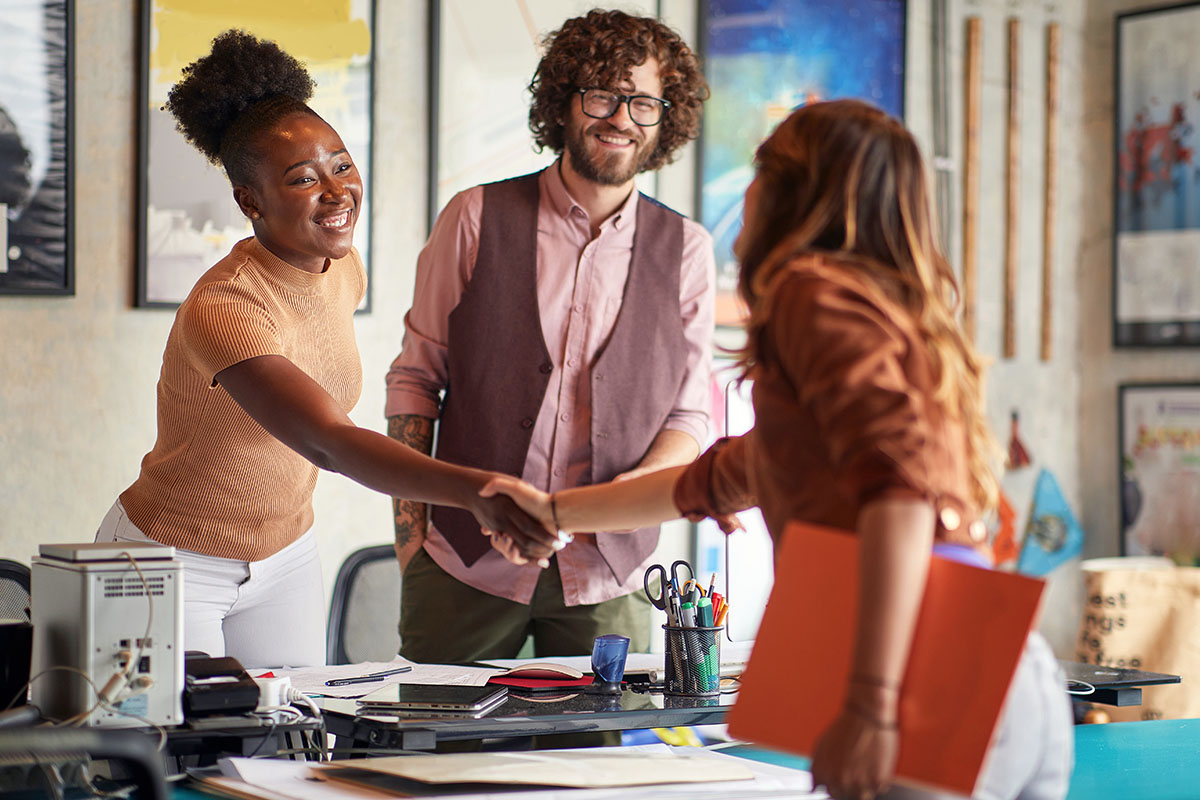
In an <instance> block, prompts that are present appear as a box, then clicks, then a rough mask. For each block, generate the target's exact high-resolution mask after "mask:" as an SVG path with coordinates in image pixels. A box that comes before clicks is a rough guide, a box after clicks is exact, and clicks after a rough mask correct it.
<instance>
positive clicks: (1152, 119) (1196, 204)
mask: <svg viewBox="0 0 1200 800" xmlns="http://www.w3.org/2000/svg"><path fill="white" fill-rule="evenodd" d="M1115 38H1116V53H1117V64H1116V81H1115V90H1116V120H1115V124H1114V126H1113V129H1114V134H1115V141H1114V143H1113V146H1114V149H1115V154H1114V169H1115V173H1116V174H1115V176H1114V185H1115V186H1116V191H1115V192H1114V208H1113V218H1114V220H1115V222H1116V224H1115V226H1114V236H1113V275H1112V282H1113V283H1112V286H1113V292H1112V295H1113V299H1112V314H1113V345H1114V346H1116V347H1155V346H1158V347H1164V346H1165V347H1170V346H1184V345H1187V346H1194V345H1197V344H1200V170H1197V169H1196V155H1195V153H1196V135H1195V130H1194V128H1193V123H1192V120H1193V119H1196V118H1197V116H1198V115H1200V64H1197V63H1196V59H1195V53H1196V50H1197V48H1200V4H1197V3H1187V4H1183V5H1175V6H1170V7H1165V8H1156V9H1153V10H1149V11H1139V12H1134V13H1130V14H1120V15H1118V16H1117V18H1116V37H1115Z"/></svg>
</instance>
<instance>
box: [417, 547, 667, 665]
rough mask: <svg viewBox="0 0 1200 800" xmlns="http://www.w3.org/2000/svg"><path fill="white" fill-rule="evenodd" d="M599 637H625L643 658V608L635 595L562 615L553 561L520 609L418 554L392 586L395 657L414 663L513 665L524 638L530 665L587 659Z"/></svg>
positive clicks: (646, 642)
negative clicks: (529, 645) (396, 615)
mask: <svg viewBox="0 0 1200 800" xmlns="http://www.w3.org/2000/svg"><path fill="white" fill-rule="evenodd" d="M603 633H619V634H622V635H624V636H628V637H629V652H631V653H645V652H648V651H649V649H650V601H649V600H647V599H646V596H645V594H644V593H642V592H640V591H639V592H633V593H632V594H627V595H625V596H624V597H617V598H614V599H612V600H608V601H605V602H603V603H596V604H595V605H590V606H570V607H568V606H566V605H564V604H563V589H562V579H561V578H560V577H559V574H558V560H557V559H554V558H552V559H550V568H549V569H544V570H542V574H541V576H539V578H538V583H537V588H535V589H534V591H533V599H532V600H531V601H530V603H529V604H528V605H526V604H524V603H514V602H513V601H511V600H505V599H504V598H502V597H496V596H495V595H491V594H488V593H487V592H481V591H479V590H478V589H473V588H472V587H470V586H467V585H466V584H465V583H462V582H460V581H458V580H456V579H454V578H452V577H450V576H449V575H448V574H446V572H445V571H444V570H443V569H442V568H441V567H439V566H438V565H437V562H435V561H434V560H433V559H432V558H430V557H429V554H428V553H426V552H425V551H424V550H418V551H417V553H416V555H414V556H413V558H412V561H410V562H408V567H407V568H406V569H405V570H404V578H403V580H402V581H401V583H400V655H402V656H404V657H405V658H407V659H411V660H412V661H417V662H420V663H426V664H457V663H462V662H465V661H487V660H489V659H494V658H516V657H517V654H518V653H519V652H520V651H521V647H522V646H523V645H524V644H525V639H526V638H527V637H529V636H531V635H532V636H533V653H534V656H535V657H536V658H550V657H553V656H582V655H590V654H591V652H592V641H593V640H594V639H595V638H596V637H597V636H599V635H601V634H603Z"/></svg>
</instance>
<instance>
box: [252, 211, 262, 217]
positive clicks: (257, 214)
mask: <svg viewBox="0 0 1200 800" xmlns="http://www.w3.org/2000/svg"><path fill="white" fill-rule="evenodd" d="M261 216H262V214H259V213H258V212H257V211H251V212H250V219H258V218H259V217H261Z"/></svg>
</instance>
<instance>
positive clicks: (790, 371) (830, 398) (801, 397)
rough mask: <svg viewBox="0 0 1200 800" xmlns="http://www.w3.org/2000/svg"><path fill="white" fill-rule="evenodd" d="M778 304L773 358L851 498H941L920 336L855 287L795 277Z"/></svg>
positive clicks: (776, 296) (778, 292)
mask: <svg viewBox="0 0 1200 800" xmlns="http://www.w3.org/2000/svg"><path fill="white" fill-rule="evenodd" d="M773 300H774V302H775V303H776V305H775V308H774V309H773V313H772V314H771V319H772V323H771V335H770V338H771V339H773V340H774V341H773V345H774V346H773V348H772V349H773V350H774V351H775V353H777V354H778V356H777V357H778V359H779V361H780V363H781V367H782V369H783V370H784V371H785V373H786V374H787V376H788V379H789V382H790V383H791V385H792V386H793V387H794V388H795V391H796V395H797V400H798V402H799V404H800V405H801V407H802V408H804V409H806V410H807V411H808V413H809V414H811V415H812V419H813V421H814V422H815V424H816V426H817V429H818V430H820V431H821V432H822V438H821V441H820V442H819V443H818V446H821V447H823V448H825V449H826V451H827V453H826V454H827V457H828V459H829V463H830V464H832V466H833V470H834V474H835V476H836V479H837V482H838V485H839V486H840V487H841V489H842V491H843V492H845V494H846V496H847V497H848V499H850V500H851V501H853V502H855V503H857V505H858V507H860V508H861V507H862V505H864V504H865V503H867V502H869V501H871V500H873V499H875V498H877V497H880V496H882V495H897V494H898V495H912V496H920V497H924V498H932V497H933V496H935V492H934V490H933V487H932V486H931V480H930V479H931V476H932V473H931V464H930V462H929V457H930V453H929V450H928V448H927V447H926V444H927V442H928V441H929V439H930V426H931V422H930V411H931V409H930V408H928V402H929V400H928V398H929V387H927V386H917V385H916V384H914V378H913V375H914V374H917V375H919V374H922V372H923V371H927V370H924V366H923V363H924V362H923V361H922V360H921V359H924V358H925V356H924V353H923V351H922V350H921V349H920V343H919V342H918V341H917V340H916V338H915V336H916V334H915V332H914V331H908V330H906V329H904V328H903V327H902V326H901V324H900V323H899V322H898V320H897V319H896V317H897V316H899V315H897V314H896V312H895V311H891V312H889V310H888V309H886V308H885V307H884V305H883V304H882V303H881V302H880V301H879V300H878V299H876V298H872V297H870V296H868V295H867V294H866V293H865V292H863V291H861V290H860V289H859V288H858V287H857V286H856V285H855V284H854V283H853V282H852V281H846V282H832V281H829V280H823V279H822V278H821V277H820V276H817V275H814V274H812V273H799V274H792V275H789V276H788V277H787V278H786V280H784V281H783V282H782V284H781V285H780V286H779V287H778V288H777V290H776V291H775V292H774V297H773ZM784 309H786V312H785V311H784ZM914 370H915V372H914Z"/></svg>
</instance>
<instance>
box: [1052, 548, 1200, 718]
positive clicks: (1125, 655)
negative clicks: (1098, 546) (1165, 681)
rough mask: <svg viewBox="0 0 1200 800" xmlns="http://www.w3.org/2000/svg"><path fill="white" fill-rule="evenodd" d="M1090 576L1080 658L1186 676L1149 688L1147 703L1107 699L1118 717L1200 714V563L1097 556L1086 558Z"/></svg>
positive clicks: (1145, 696) (1085, 569) (1077, 649)
mask: <svg viewBox="0 0 1200 800" xmlns="http://www.w3.org/2000/svg"><path fill="white" fill-rule="evenodd" d="M1083 579H1084V589H1085V591H1086V592H1087V597H1086V600H1085V602H1084V608H1083V619H1082V620H1081V621H1080V626H1079V637H1078V638H1077V639H1076V643H1075V658H1076V660H1077V661H1083V662H1086V663H1088V664H1097V665H1100V666H1108V667H1125V668H1128V669H1143V670H1150V671H1151V672H1167V673H1170V674H1173V675H1180V676H1182V677H1183V682H1182V683H1179V684H1171V685H1166V686H1148V687H1146V688H1144V689H1143V690H1142V704H1141V705H1140V706H1124V707H1114V706H1105V707H1104V710H1105V711H1107V712H1108V715H1109V717H1110V718H1111V719H1112V721H1113V722H1128V721H1132V720H1139V719H1183V718H1191V717H1200V635H1197V631H1200V568H1196V567H1176V566H1173V565H1170V562H1169V561H1167V560H1166V559H1135V558H1106V559H1093V560H1091V561H1085V562H1084V564H1083ZM1080 699H1086V698H1080Z"/></svg>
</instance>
